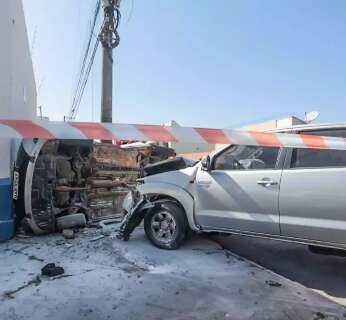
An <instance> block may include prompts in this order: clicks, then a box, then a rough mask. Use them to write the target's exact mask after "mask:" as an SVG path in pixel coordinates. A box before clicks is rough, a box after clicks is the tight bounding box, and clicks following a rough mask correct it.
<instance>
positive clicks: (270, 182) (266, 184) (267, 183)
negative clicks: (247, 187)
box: [257, 178, 278, 187]
mask: <svg viewBox="0 0 346 320" xmlns="http://www.w3.org/2000/svg"><path fill="white" fill-rule="evenodd" d="M257 184H259V185H261V186H264V187H270V186H275V185H277V184H278V183H277V182H276V181H273V180H271V179H268V178H263V179H262V180H259V181H257Z"/></svg>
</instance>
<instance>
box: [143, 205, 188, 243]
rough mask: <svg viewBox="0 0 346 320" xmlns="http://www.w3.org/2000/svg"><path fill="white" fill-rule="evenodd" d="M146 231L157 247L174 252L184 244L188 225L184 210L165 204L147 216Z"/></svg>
mask: <svg viewBox="0 0 346 320" xmlns="http://www.w3.org/2000/svg"><path fill="white" fill-rule="evenodd" d="M144 229H145V233H146V235H147V237H148V238H149V240H150V241H151V242H152V243H153V244H154V245H155V246H156V247H158V248H161V249H169V250H174V249H178V248H179V247H180V246H181V245H182V244H183V243H184V241H185V239H186V234H187V230H188V223H187V219H186V216H185V212H184V210H183V209H182V208H181V207H180V206H179V205H178V204H176V203H174V202H164V203H162V204H159V205H157V207H156V208H155V209H153V210H152V211H151V212H149V213H148V214H147V215H146V216H145V218H144Z"/></svg>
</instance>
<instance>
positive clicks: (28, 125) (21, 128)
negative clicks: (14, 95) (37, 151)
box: [0, 120, 55, 139]
mask: <svg viewBox="0 0 346 320" xmlns="http://www.w3.org/2000/svg"><path fill="white" fill-rule="evenodd" d="M0 124H4V125H5V126H8V127H11V128H13V129H14V130H16V131H17V132H18V133H19V134H20V135H21V136H23V138H26V139H35V138H41V139H55V136H53V135H52V134H51V133H50V132H49V131H48V130H47V129H45V128H43V127H40V126H39V125H37V124H35V123H33V122H32V121H30V120H0Z"/></svg>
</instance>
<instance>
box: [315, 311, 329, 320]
mask: <svg viewBox="0 0 346 320" xmlns="http://www.w3.org/2000/svg"><path fill="white" fill-rule="evenodd" d="M326 318H327V317H326V316H325V314H324V313H322V312H316V314H315V315H314V317H313V320H322V319H326Z"/></svg>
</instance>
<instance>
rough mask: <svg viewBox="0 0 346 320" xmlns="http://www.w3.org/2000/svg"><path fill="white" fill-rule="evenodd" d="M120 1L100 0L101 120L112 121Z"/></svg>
mask: <svg viewBox="0 0 346 320" xmlns="http://www.w3.org/2000/svg"><path fill="white" fill-rule="evenodd" d="M120 1H121V0H102V9H103V12H104V21H103V25H102V30H101V33H100V36H99V37H100V41H101V43H102V47H103V55H102V59H103V62H102V98H101V122H110V123H111V122H112V121H113V117H112V114H113V50H114V49H115V48H116V47H117V46H118V45H119V43H120V37H119V34H118V31H117V29H118V26H119V21H120V17H121V14H120Z"/></svg>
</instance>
